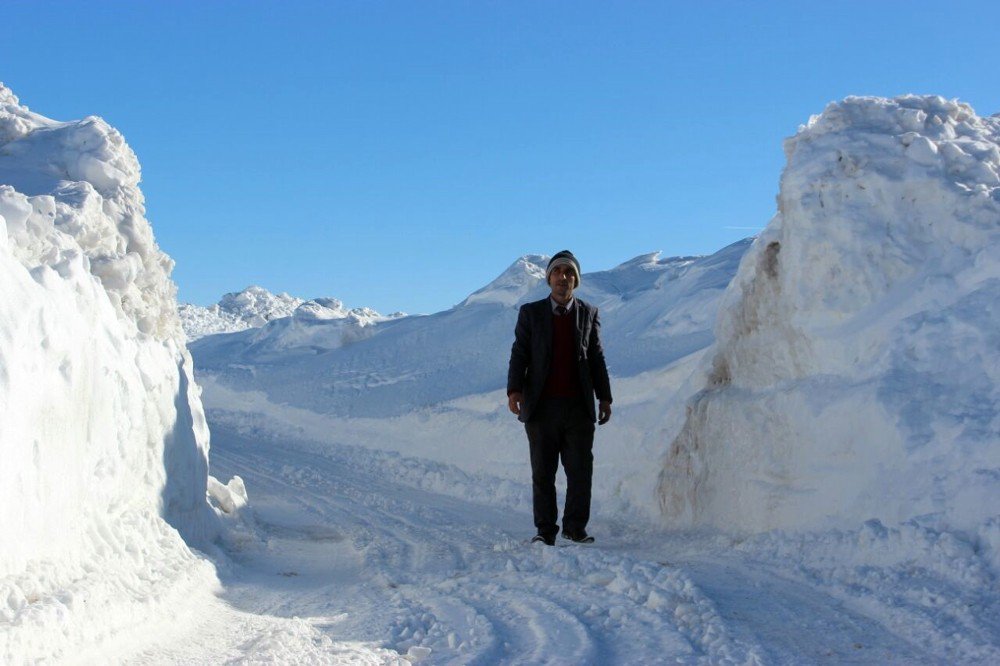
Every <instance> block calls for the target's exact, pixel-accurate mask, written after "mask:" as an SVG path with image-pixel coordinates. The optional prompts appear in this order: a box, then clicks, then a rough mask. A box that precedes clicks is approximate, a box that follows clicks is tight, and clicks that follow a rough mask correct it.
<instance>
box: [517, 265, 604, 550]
mask: <svg viewBox="0 0 1000 666" xmlns="http://www.w3.org/2000/svg"><path fill="white" fill-rule="evenodd" d="M545 280H546V282H548V284H549V288H550V289H551V291H552V293H551V294H549V296H548V297H547V298H544V299H542V300H540V301H535V302H534V303H526V304H525V305H522V306H521V311H520V312H519V313H518V316H517V327H516V328H515V329H514V345H513V347H511V350H510V367H509V369H508V372H507V405H508V407H509V408H510V411H512V412H513V413H514V414H517V417H518V420H520V421H521V422H523V423H524V429H525V431H526V432H527V433H528V445H529V447H530V450H531V483H532V494H533V499H534V513H535V527H536V528H537V529H538V534H537V535H536V536H535V537H534V538H533V539H532V540H531V541H532V543H534V542H539V541H540V542H543V543H545V544H547V545H549V546H552V545H555V542H556V534H557V533H558V532H559V525H558V524H557V523H556V520H557V518H558V509H557V507H556V471H557V470H558V468H559V459H560V458H562V464H563V470H564V471H565V472H566V507H565V509H564V510H563V522H562V535H563V537H564V538H566V539H569V540H571V541H576V542H578V543H592V542H593V541H594V538H593V537H592V536H588V535H587V521H588V520H590V485H591V480H592V477H593V473H594V454H593V446H594V422H595V421H597V423H598V424H601V425H603V424H605V423H607V422H608V419H610V418H611V382H610V381H609V379H608V368H607V366H606V365H605V363H604V350H603V349H602V348H601V337H600V331H601V323H600V321H599V320H598V318H597V308H596V307H594V306H592V305H589V304H587V303H584V302H583V301H581V300H580V299H579V298H575V297H574V296H573V290H574V289H576V288H577V287H579V286H580V262H578V261H577V260H576V257H574V256H573V253H572V252H570V251H569V250H563V251H562V252H560V253H558V254H557V255H555V256H554V257H552V259H551V260H550V261H549V265H548V268H547V269H546V270H545ZM595 395H596V396H597V399H598V400H599V401H600V407H599V409H597V410H595V409H594V396H595Z"/></svg>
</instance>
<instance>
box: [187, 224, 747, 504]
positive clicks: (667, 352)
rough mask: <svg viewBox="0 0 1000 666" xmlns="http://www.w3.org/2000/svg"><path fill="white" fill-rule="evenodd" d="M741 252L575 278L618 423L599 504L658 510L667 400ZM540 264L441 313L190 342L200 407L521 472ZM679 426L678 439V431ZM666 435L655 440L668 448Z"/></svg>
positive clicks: (284, 323) (599, 480)
mask: <svg viewBox="0 0 1000 666" xmlns="http://www.w3.org/2000/svg"><path fill="white" fill-rule="evenodd" d="M748 246H749V241H743V242H740V243H736V244H734V245H733V246H730V247H728V248H725V249H723V250H721V251H720V252H718V253H716V254H714V255H711V256H708V257H677V258H667V259H661V258H660V257H659V256H658V255H656V254H650V255H643V256H640V257H637V258H636V259H633V260H632V261H629V262H626V263H624V264H622V265H621V266H618V267H616V268H614V269H611V270H609V271H602V272H594V273H585V274H584V276H583V283H582V287H581V289H580V291H579V293H580V295H581V297H582V298H584V299H586V300H588V301H590V302H591V303H594V304H596V305H598V306H599V307H600V312H601V313H602V317H603V320H602V321H603V324H602V338H603V340H604V345H605V352H606V354H607V357H608V361H609V364H610V367H611V371H612V374H613V375H614V377H615V379H614V386H613V388H614V392H615V409H616V413H617V414H618V415H619V416H618V417H616V418H615V419H614V420H613V421H612V423H611V424H609V425H608V426H607V427H606V428H603V429H602V430H601V432H600V433H599V435H598V445H599V447H600V449H599V453H598V455H597V463H596V464H597V466H598V467H597V469H598V473H597V474H596V475H595V484H596V485H595V493H596V496H597V497H598V498H599V501H603V502H607V503H608V504H609V506H614V507H616V508H617V509H622V510H624V509H627V508H632V509H636V510H638V511H640V512H643V513H645V514H646V515H649V516H651V515H654V514H656V513H657V512H658V503H657V499H656V492H655V486H656V479H657V473H658V469H659V466H660V463H659V461H660V458H661V457H662V455H663V448H664V447H663V442H662V439H661V441H652V440H649V439H648V437H647V435H648V432H649V427H650V424H655V426H656V427H657V429H659V428H660V423H661V421H662V420H663V414H664V411H665V410H667V411H669V412H670V413H671V414H672V415H673V416H672V419H673V421H674V422H676V426H675V428H679V425H680V421H681V419H682V418H683V402H682V401H679V402H677V403H676V407H674V408H668V407H665V401H666V400H667V399H668V398H669V397H670V396H672V395H673V394H674V392H675V391H676V390H677V388H678V387H679V386H680V385H681V384H682V383H683V381H684V380H685V379H686V378H687V377H688V375H690V373H691V371H692V369H693V367H694V364H695V362H696V361H697V359H698V357H699V354H700V353H701V350H703V349H704V348H705V347H707V346H708V345H709V344H710V343H711V341H712V333H711V324H712V321H713V319H714V315H715V308H716V306H717V303H718V299H719V297H720V295H721V294H722V291H723V290H724V289H725V286H726V285H727V284H728V283H729V281H730V279H731V278H732V276H733V274H735V271H736V266H737V265H738V262H739V259H740V257H741V256H742V254H743V252H744V251H745V250H746V248H747V247H748ZM546 262H547V259H546V258H545V257H540V256H537V255H535V256H526V257H523V258H521V259H519V260H517V261H516V262H514V264H513V265H512V266H511V267H510V268H508V269H507V270H506V271H504V272H503V273H502V274H501V275H500V276H499V277H498V278H497V279H496V280H494V281H493V282H491V283H490V284H488V285H486V286H485V287H483V288H482V289H479V290H477V291H476V292H475V293H473V294H472V295H471V296H469V298H467V299H466V300H465V301H463V302H462V303H460V304H459V305H457V306H455V307H454V308H452V309H450V310H447V311H444V312H439V313H436V314H433V315H428V316H409V317H405V318H399V319H392V320H386V321H375V322H373V323H371V324H370V325H368V326H360V325H356V324H352V323H351V322H350V321H349V320H345V319H333V320H328V321H316V322H311V323H310V325H309V326H308V327H303V326H300V325H299V324H298V323H297V321H296V317H292V318H285V319H279V320H275V321H272V322H269V323H268V324H267V325H265V326H264V327H262V328H260V329H257V330H248V331H244V332H240V333H234V334H229V335H217V336H212V337H207V338H203V339H201V340H198V341H196V342H194V343H193V344H192V345H191V350H192V354H194V357H195V360H196V363H197V366H198V372H199V381H200V382H201V383H202V385H203V386H205V389H206V393H205V400H206V404H207V405H208V406H209V407H210V408H211V409H214V410H216V412H218V413H221V412H242V413H244V414H245V415H246V418H248V419H255V418H258V417H260V418H266V419H269V420H270V421H271V422H280V423H283V424H285V426H286V427H287V428H288V429H289V430H290V431H291V432H300V431H302V430H303V429H305V430H306V431H308V432H311V433H313V434H314V435H315V436H317V437H320V438H326V439H327V440H328V441H333V442H338V443H342V444H346V445H350V444H358V443H363V444H365V445H370V446H373V447H376V448H380V449H388V450H394V451H399V452H402V453H405V454H407V455H413V456H420V457H425V458H429V459H432V460H436V461H440V462H446V463H451V464H457V465H460V466H461V467H462V468H463V469H465V470H467V471H470V472H482V471H485V472H487V473H489V474H496V475H501V476H503V477H505V478H510V479H523V478H525V475H526V474H527V473H528V471H527V462H528V461H527V456H526V455H525V454H524V451H523V443H524V432H523V428H522V426H521V425H520V424H519V423H518V422H517V420H516V419H515V418H513V417H512V416H511V414H510V413H509V412H508V411H507V408H506V399H505V397H504V393H503V389H504V387H505V385H506V372H507V361H508V358H509V354H510V345H511V342H512V340H513V330H514V323H515V321H516V319H517V307H518V305H519V304H520V303H523V302H526V301H529V300H534V299H537V298H542V297H543V296H544V295H545V294H546V293H547V288H546V287H545V285H544V266H545V263H546ZM675 431H676V429H675ZM665 438H666V436H664V438H663V439H665Z"/></svg>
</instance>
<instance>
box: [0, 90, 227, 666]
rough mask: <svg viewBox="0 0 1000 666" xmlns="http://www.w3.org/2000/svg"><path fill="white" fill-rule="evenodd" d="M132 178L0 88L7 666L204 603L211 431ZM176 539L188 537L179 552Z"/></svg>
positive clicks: (95, 124)
mask: <svg viewBox="0 0 1000 666" xmlns="http://www.w3.org/2000/svg"><path fill="white" fill-rule="evenodd" d="M138 183H139V164H138V162H137V161H136V158H135V155H134V154H133V153H132V151H131V149H129V147H128V146H127V145H126V144H125V142H124V140H123V139H122V137H121V135H120V134H119V133H118V132H117V131H115V130H114V129H112V128H111V127H110V126H108V125H107V123H105V122H104V121H103V120H101V119H100V118H96V117H89V118H85V119H83V120H81V121H76V122H66V123H62V122H55V121H52V120H49V119H47V118H44V117H42V116H40V115H37V114H35V113H32V112H30V111H29V110H28V109H27V108H26V107H24V106H22V105H21V104H20V103H19V101H18V100H17V98H16V97H15V96H14V95H13V93H11V91H10V90H8V89H7V88H4V87H2V86H0V216H2V217H0V293H2V297H0V451H2V453H3V459H4V463H3V465H0V535H3V548H2V549H0V662H3V663H19V662H20V661H21V660H22V659H28V658H30V659H32V660H36V659H45V658H55V659H63V658H67V657H68V656H69V655H71V654H75V653H77V652H78V651H79V650H80V649H81V648H82V647H83V646H84V645H92V644H95V643H100V642H101V641H102V640H105V639H107V638H108V637H110V636H113V635H115V634H119V633H121V632H125V631H128V630H136V629H137V628H140V627H142V626H144V623H147V622H149V621H152V620H153V619H156V618H159V617H160V616H162V612H163V611H162V609H161V605H162V604H168V605H169V604H171V603H174V602H177V601H179V600H181V599H189V600H193V601H194V602H195V603H197V600H199V599H201V600H205V599H209V598H211V595H212V593H213V591H214V590H215V589H216V587H217V580H216V577H215V570H214V568H213V567H212V566H211V565H210V564H208V563H207V562H206V561H204V560H203V559H201V558H199V557H197V556H196V555H195V554H193V553H192V551H191V550H189V548H188V546H187V545H186V544H185V541H184V539H186V540H187V541H188V543H192V544H206V543H207V542H208V541H209V540H210V539H212V538H214V535H215V534H216V532H217V529H218V526H217V518H216V516H215V514H214V513H213V511H212V509H211V508H210V507H209V505H208V503H207V501H206V495H205V491H206V482H207V477H208V460H207V456H208V429H207V426H206V423H205V417H204V413H203V409H202V405H201V401H200V399H199V390H198V389H197V387H196V386H195V384H194V383H193V381H192V362H191V357H190V355H189V354H188V352H187V351H186V349H185V347H184V342H183V336H182V333H181V328H180V323H179V321H178V319H177V314H176V301H175V297H174V293H175V288H174V285H173V283H172V282H171V281H170V279H169V273H170V270H171V268H172V262H171V260H170V259H169V258H168V257H167V256H166V255H164V254H163V253H162V252H161V251H160V250H159V248H158V247H157V246H156V242H155V241H154V239H153V235H152V231H151V229H150V226H149V223H148V222H147V221H146V220H145V218H144V217H143V198H142V194H141V192H140V191H139V188H138ZM182 536H183V537H184V538H183V539H182Z"/></svg>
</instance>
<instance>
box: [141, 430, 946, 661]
mask: <svg viewBox="0 0 1000 666" xmlns="http://www.w3.org/2000/svg"><path fill="white" fill-rule="evenodd" d="M242 430H243V432H237V431H236V430H235V429H227V428H225V427H220V426H219V425H218V424H213V449H212V457H213V470H214V472H215V473H216V474H218V475H220V476H222V477H223V478H226V477H228V476H229V475H232V474H236V475H239V476H241V477H242V478H243V479H244V480H245V481H246V485H247V487H248V489H249V492H250V501H251V506H252V507H253V510H252V512H251V513H252V516H251V515H249V514H248V515H246V516H245V518H246V524H245V525H244V526H243V527H242V528H240V529H237V530H234V532H233V533H232V536H231V537H230V539H229V544H228V548H229V551H230V552H229V556H230V557H231V559H232V566H230V567H228V568H226V567H224V568H223V570H222V571H221V577H222V579H223V585H224V591H223V592H222V597H223V599H224V600H225V601H226V602H227V606H228V607H229V608H231V609H233V612H234V613H238V614H239V616H240V618H242V619H241V620H240V621H238V622H235V623H232V622H231V623H229V625H230V626H229V627H228V629H227V628H226V627H224V626H215V627H211V626H205V627H203V628H202V629H201V630H200V631H201V632H202V633H201V635H200V636H199V633H198V631H194V632H193V634H192V636H191V638H190V639H189V640H186V641H184V644H185V646H184V647H183V648H177V647H173V648H170V649H160V650H152V651H147V652H146V653H145V654H144V655H143V657H142V658H141V659H140V661H164V660H167V661H170V660H174V661H184V662H188V663H191V662H192V661H198V660H200V659H204V660H205V661H209V662H213V663H217V662H219V661H229V662H230V663H244V662H247V661H272V662H275V661H276V662H297V663H301V662H320V663H330V662H353V663H406V662H408V661H421V662H423V663H461V664H492V663H526V664H528V663H531V664H533V663H551V664H640V663H642V664H646V663H713V664H715V663H740V664H744V663H762V664H770V663H810V662H831V661H832V662H845V661H849V662H880V663H885V662H911V663H912V662H914V661H920V662H924V663H927V662H934V661H935V656H934V655H931V654H927V653H925V652H923V651H922V650H921V649H919V648H918V647H916V646H914V645H912V644H910V643H908V642H907V641H905V640H903V639H901V638H899V637H897V636H895V635H894V634H893V633H891V632H889V631H887V630H885V629H883V628H882V627H881V626H880V625H879V624H878V623H876V622H873V621H871V619H869V618H867V617H865V616H864V615H862V614H860V613H859V612H857V611H855V610H852V609H850V608H848V606H847V605H845V604H844V603H843V602H841V601H837V600H836V599H834V598H832V597H830V596H828V595H827V594H824V593H822V592H819V591H817V590H816V589H814V588H812V587H810V586H808V585H805V584H803V583H800V582H794V581H792V580H789V579H785V578H783V577H781V576H776V575H775V574H774V572H773V571H769V570H766V569H764V568H754V567H751V566H749V565H748V563H747V562H746V561H740V560H739V559H738V558H737V557H735V556H727V555H725V554H724V549H723V548H721V547H720V546H721V545H723V544H722V541H723V540H724V539H723V538H722V537H717V538H715V539H711V538H705V537H702V538H701V539H700V540H699V539H694V538H692V537H679V536H676V535H674V536H670V535H664V534H657V533H655V532H650V531H649V530H645V529H639V528H636V527H630V526H627V525H624V524H619V523H616V522H614V521H613V520H609V518H608V517H605V516H598V517H597V519H596V521H595V523H594V524H593V530H592V531H593V533H594V534H596V535H597V537H598V539H599V541H598V543H597V544H596V545H594V546H580V545H575V544H567V545H561V546H559V547H556V548H551V547H546V546H542V545H538V544H536V545H528V544H527V543H525V541H526V538H527V537H529V536H530V535H531V532H532V530H531V520H530V517H529V515H528V514H527V513H526V512H525V511H524V510H523V507H518V508H511V507H509V506H491V505H489V504H484V503H477V502H472V501H469V500H467V499H462V498H458V497H454V496H449V495H448V494H441V493H435V492H429V491H427V490H422V489H419V488H417V487H414V486H415V484H413V483H411V482H409V481H410V480H412V478H416V477H414V476H413V475H412V474H411V475H410V476H409V477H408V476H407V475H406V474H405V473H403V471H402V470H405V469H410V470H412V469H413V468H414V465H420V464H426V465H427V466H428V469H427V470H424V471H425V472H426V473H430V472H431V471H433V473H434V474H436V475H437V476H438V477H439V480H440V479H441V478H442V477H447V476H448V475H449V474H453V475H454V478H453V479H452V481H453V482H454V483H455V484H464V483H468V482H469V480H468V479H467V478H465V477H464V475H463V473H462V472H460V471H458V470H448V469H447V468H441V467H440V466H437V465H436V464H434V463H429V462H428V463H421V462H420V461H414V460H411V459H405V458H401V457H399V456H396V455H388V454H384V453H381V452H376V451H371V450H367V449H362V448H353V447H337V446H333V447H329V448H327V449H325V450H324V451H323V452H322V453H316V452H308V449H309V447H308V446H307V445H305V444H303V445H302V446H298V445H297V444H298V443H297V442H295V441H294V440H289V439H283V441H280V442H279V441H275V438H273V437H272V436H269V435H265V434H262V432H259V431H252V430H247V429H242ZM425 476H426V474H425ZM445 480H446V481H447V478H445ZM525 492H527V490H526V489H525ZM713 553H714V554H713ZM267 618H270V621H273V622H279V621H283V622H290V623H293V624H288V625H284V626H283V628H281V629H280V630H279V629H276V628H275V625H274V624H273V622H272V623H271V624H269V623H268V622H269V621H268V620H266V619H267ZM281 618H286V619H285V620H281ZM293 618H294V619H293ZM199 644H201V645H202V647H198V645H199ZM296 646H298V647H296ZM209 650H210V651H211V652H212V655H213V656H211V657H209V656H206V654H207V652H208V651H209Z"/></svg>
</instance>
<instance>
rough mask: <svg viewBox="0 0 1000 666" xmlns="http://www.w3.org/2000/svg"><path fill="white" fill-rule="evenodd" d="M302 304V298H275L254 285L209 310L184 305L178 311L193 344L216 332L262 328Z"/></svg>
mask: <svg viewBox="0 0 1000 666" xmlns="http://www.w3.org/2000/svg"><path fill="white" fill-rule="evenodd" d="M303 302H304V301H303V300H302V299H301V298H296V297H294V296H289V295H288V294H285V293H281V294H277V295H275V294H272V293H271V292H269V291H268V290H267V289H264V288H263V287H258V286H256V285H251V286H249V287H247V288H246V289H244V290H243V291H239V292H232V293H229V294H226V295H225V296H223V297H222V298H221V299H220V300H219V302H218V303H216V304H214V305H211V306H209V307H207V308H204V307H201V306H200V305H191V304H189V303H181V304H180V306H179V307H178V312H179V314H180V318H181V325H182V326H183V328H184V333H185V334H186V335H187V339H188V340H189V341H190V340H197V339H198V338H201V337H204V336H206V335H213V334H215V333H232V332H233V331H243V330H246V329H248V328H256V327H259V326H263V325H264V324H266V323H267V322H269V321H271V320H272V319H278V318H280V317H288V316H290V315H291V314H292V313H293V312H295V308H297V307H299V306H300V305H302V303H303Z"/></svg>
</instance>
